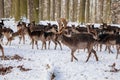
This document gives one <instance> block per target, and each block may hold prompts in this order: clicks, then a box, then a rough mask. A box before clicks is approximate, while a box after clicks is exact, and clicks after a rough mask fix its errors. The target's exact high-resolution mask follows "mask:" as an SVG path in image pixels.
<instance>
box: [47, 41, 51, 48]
mask: <svg viewBox="0 0 120 80" xmlns="http://www.w3.org/2000/svg"><path fill="white" fill-rule="evenodd" d="M50 42H51V41H49V43H48V49H50Z"/></svg>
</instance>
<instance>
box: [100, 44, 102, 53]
mask: <svg viewBox="0 0 120 80" xmlns="http://www.w3.org/2000/svg"><path fill="white" fill-rule="evenodd" d="M101 51H102V44H100V52H101Z"/></svg>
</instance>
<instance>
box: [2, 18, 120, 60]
mask: <svg viewBox="0 0 120 80" xmlns="http://www.w3.org/2000/svg"><path fill="white" fill-rule="evenodd" d="M57 23H58V25H56V24H51V23H47V25H43V24H36V23H35V21H33V22H31V23H29V24H26V23H25V22H18V24H17V31H16V32H14V31H13V30H12V29H11V28H7V27H5V26H4V21H3V20H2V21H1V22H0V50H1V52H2V59H4V57H5V56H4V48H3V47H2V45H3V37H4V36H5V37H6V39H7V43H6V45H8V44H9V45H11V42H12V41H14V39H15V37H19V44H21V41H22V40H23V44H25V38H26V37H25V36H26V35H28V36H29V38H30V40H31V43H30V45H32V49H34V45H35V46H36V48H37V49H39V47H38V41H41V42H42V47H41V49H47V47H46V45H47V44H46V42H47V41H48V49H50V43H51V41H52V42H53V43H54V44H55V47H54V49H56V47H57V45H59V46H60V49H61V50H62V44H64V45H66V46H67V47H69V48H70V50H71V61H73V60H74V59H75V60H77V61H78V59H77V57H76V56H75V51H76V50H79V49H87V52H88V57H87V59H86V62H87V61H88V60H89V58H90V56H91V54H92V53H93V54H94V56H95V59H96V61H98V56H97V53H96V51H98V50H100V51H101V50H102V49H103V47H102V46H103V45H105V46H106V47H105V50H108V53H113V51H112V50H111V47H114V46H115V47H114V48H115V49H116V51H117V55H116V59H117V58H118V54H119V53H120V52H119V50H120V34H119V32H120V28H119V27H118V26H112V25H109V24H106V23H102V24H101V25H100V26H99V27H98V28H96V27H94V24H86V25H85V27H81V26H80V25H78V26H75V25H71V26H68V25H67V24H68V22H67V21H66V19H64V18H60V19H58V20H57ZM61 43H62V44H61ZM98 48H99V49H98Z"/></svg>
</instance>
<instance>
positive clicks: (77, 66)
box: [0, 21, 120, 80]
mask: <svg viewBox="0 0 120 80" xmlns="http://www.w3.org/2000/svg"><path fill="white" fill-rule="evenodd" d="M8 23H9V24H8ZM5 25H6V26H7V25H8V26H10V27H11V28H12V29H14V30H15V29H16V26H15V25H16V24H15V23H14V22H12V21H10V22H5ZM26 37H27V36H26ZM4 42H5V41H4ZM18 42H19V39H18V38H15V40H13V41H12V44H11V45H3V47H4V51H5V55H10V56H13V55H15V54H18V55H20V56H22V57H23V58H25V59H23V60H22V61H18V60H0V65H3V66H13V67H14V68H13V69H12V72H10V73H8V74H6V75H0V80H50V76H51V74H52V73H54V74H55V80H119V79H120V72H116V73H115V72H109V70H110V67H109V65H112V64H113V63H114V62H115V63H116V68H118V69H120V62H119V60H120V57H119V58H118V59H115V57H116V49H115V48H112V50H113V52H114V53H113V54H109V53H108V51H104V48H103V50H102V51H101V52H100V51H96V52H97V55H98V57H99V61H98V62H97V61H95V57H94V56H93V55H92V56H91V58H90V60H89V61H88V62H87V63H86V62H85V60H86V58H87V56H88V55H87V51H84V50H80V51H79V52H78V51H76V52H75V56H76V57H77V58H78V61H73V62H71V61H70V58H71V55H70V49H69V48H68V47H66V46H65V45H62V47H63V50H60V47H59V45H58V46H57V49H56V50H54V44H53V43H51V47H50V49H49V50H48V49H47V50H41V41H39V49H38V50H37V49H36V46H35V48H34V49H32V46H31V45H30V39H29V38H26V43H25V44H22V43H21V44H18ZM0 53H1V52H0ZM19 65H24V67H25V68H29V69H31V70H30V71H25V72H22V71H20V70H19V69H18V68H17V66H19ZM47 65H49V67H48V66H47ZM106 70H108V72H106Z"/></svg>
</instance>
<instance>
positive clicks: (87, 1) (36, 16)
mask: <svg viewBox="0 0 120 80" xmlns="http://www.w3.org/2000/svg"><path fill="white" fill-rule="evenodd" d="M9 17H14V18H15V20H16V21H17V20H20V18H22V17H26V18H28V19H29V20H30V21H36V22H39V21H41V20H49V21H55V20H57V19H58V18H61V17H62V18H66V19H67V20H68V21H73V22H81V23H102V22H104V23H114V24H120V0H0V18H9Z"/></svg>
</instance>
